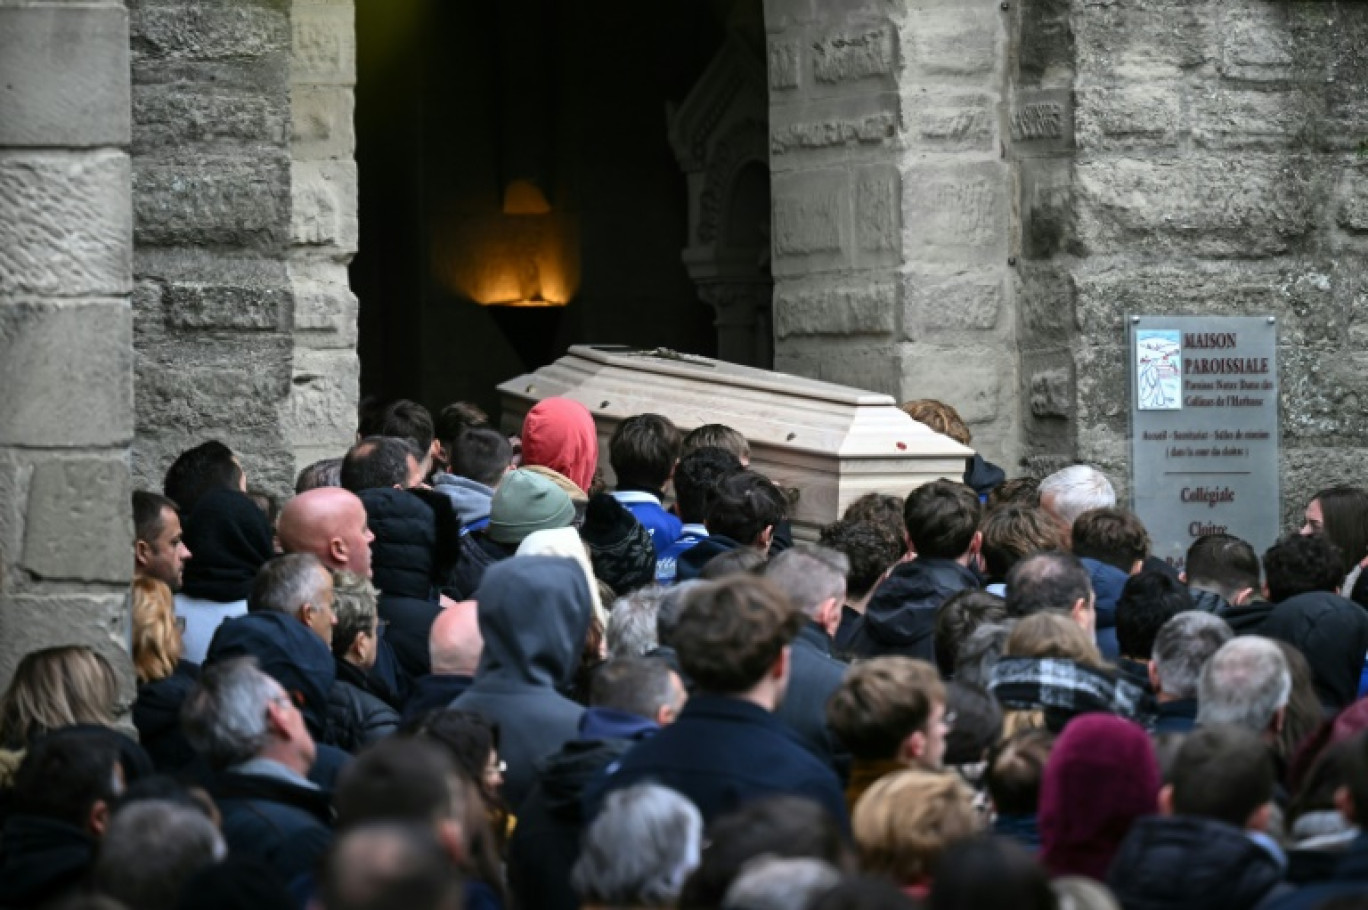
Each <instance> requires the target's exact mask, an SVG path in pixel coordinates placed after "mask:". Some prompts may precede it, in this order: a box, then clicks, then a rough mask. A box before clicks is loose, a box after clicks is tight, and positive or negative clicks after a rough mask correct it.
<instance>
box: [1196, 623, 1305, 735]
mask: <svg viewBox="0 0 1368 910" xmlns="http://www.w3.org/2000/svg"><path fill="white" fill-rule="evenodd" d="M1291 695H1292V673H1291V671H1290V670H1289V669H1288V667H1287V659H1286V658H1285V657H1283V654H1282V651H1280V650H1279V649H1278V646H1277V645H1275V644H1274V643H1273V642H1271V641H1269V640H1268V639H1266V638H1260V637H1259V636H1257V635H1245V636H1242V637H1240V638H1232V639H1231V640H1230V641H1228V642H1226V643H1225V644H1224V645H1222V646H1221V648H1220V650H1218V651H1217V652H1216V653H1215V654H1213V655H1212V656H1211V659H1210V660H1208V661H1207V663H1206V666H1205V667H1203V668H1202V680H1201V683H1200V684H1199V685H1198V690H1197V723H1198V725H1199V726H1203V727H1207V726H1214V725H1216V724H1232V725H1234V726H1237V727H1244V728H1245V729H1247V730H1252V731H1254V732H1255V733H1263V732H1264V731H1265V730H1267V729H1268V725H1269V724H1270V723H1271V722H1272V720H1273V715H1274V714H1276V713H1277V712H1278V709H1280V708H1285V707H1287V700H1288V698H1289V697H1291Z"/></svg>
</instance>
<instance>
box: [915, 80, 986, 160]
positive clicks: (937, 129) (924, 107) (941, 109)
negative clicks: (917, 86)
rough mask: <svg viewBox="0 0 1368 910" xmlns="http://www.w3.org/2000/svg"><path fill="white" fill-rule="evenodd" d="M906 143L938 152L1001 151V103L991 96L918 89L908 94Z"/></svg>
mask: <svg viewBox="0 0 1368 910" xmlns="http://www.w3.org/2000/svg"><path fill="white" fill-rule="evenodd" d="M904 109H905V111H906V116H905V120H906V121H907V128H906V130H905V133H904V135H905V137H906V143H907V145H908V146H909V147H914V148H923V149H927V150H930V151H936V152H961V151H964V152H967V151H977V152H993V153H996V152H997V150H998V137H997V102H996V101H995V100H994V99H993V98H992V97H991V96H989V95H983V94H977V93H972V94H958V93H954V94H951V93H937V94H935V95H932V94H930V93H921V92H917V93H915V94H912V95H910V96H909V97H908V101H907V102H906V104H905V105H904Z"/></svg>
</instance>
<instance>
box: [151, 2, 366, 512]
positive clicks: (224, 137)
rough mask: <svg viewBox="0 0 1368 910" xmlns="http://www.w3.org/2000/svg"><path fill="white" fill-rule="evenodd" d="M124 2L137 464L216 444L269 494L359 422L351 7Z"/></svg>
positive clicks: (157, 470) (154, 478)
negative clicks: (352, 265)
mask: <svg viewBox="0 0 1368 910" xmlns="http://www.w3.org/2000/svg"><path fill="white" fill-rule="evenodd" d="M131 14H132V22H131V32H132V34H131V39H132V78H133V93H132V111H133V198H134V203H135V212H134V215H135V218H134V224H135V251H136V252H135V259H134V275H135V289H134V297H133V300H134V313H135V319H134V348H135V350H136V355H137V356H136V361H137V381H136V414H137V439H136V442H135V444H134V449H133V456H134V457H133V471H134V477H135V480H136V481H137V482H138V484H139V485H141V486H145V487H147V488H150V489H156V488H159V487H160V482H161V477H162V475H163V474H164V473H165V470H166V467H167V466H168V465H169V464H170V462H171V460H172V459H173V458H174V457H175V456H176V454H177V453H178V452H180V451H182V450H183V449H185V448H187V447H189V446H191V445H194V444H196V443H199V442H201V441H203V440H205V439H207V438H218V439H221V440H223V441H224V442H226V443H227V444H228V445H229V446H231V447H232V448H233V449H234V450H235V451H237V452H238V453H239V454H240V455H241V457H242V460H243V463H244V465H245V467H246V469H247V473H248V479H249V482H250V483H251V484H252V485H253V486H255V487H260V488H262V489H264V490H267V491H270V492H272V493H276V494H283V493H285V492H287V491H288V490H289V489H290V488H291V487H292V485H293V478H294V474H295V471H296V469H297V466H298V463H299V462H301V461H306V460H308V459H310V458H312V457H314V456H315V455H317V454H318V453H319V452H321V451H323V450H324V449H327V451H328V452H329V453H335V452H336V451H337V449H336V444H341V443H345V441H346V439H348V438H349V437H350V427H351V426H352V425H353V424H354V420H355V418H354V412H353V411H352V410H351V408H352V407H353V406H354V400H355V376H356V367H355V361H354V356H353V355H351V354H350V353H349V352H344V353H343V354H342V355H341V356H339V355H338V354H337V353H336V347H337V346H338V345H344V346H347V347H348V348H349V347H350V346H351V345H352V343H353V341H354V334H353V333H354V304H353V301H352V299H351V296H350V293H349V292H348V291H347V290H346V283H345V268H344V267H345V262H346V258H347V257H348V256H349V255H350V253H351V251H352V250H353V249H354V247H355V201H354V197H355V192H354V185H355V175H354V165H353V164H352V163H351V161H350V160H349V159H350V152H351V142H352V140H351V134H350V85H351V81H352V78H353V76H352V73H353V72H354V65H353V61H352V57H351V55H350V52H349V48H350V46H351V42H352V41H353V35H352V30H351V20H350V14H351V4H350V2H337V3H326V2H322V0H311V2H307V0H300V2H298V3H294V4H292V3H290V2H289V0H250V2H242V3H235V4H223V3H218V2H209V0H205V2H196V0H134V2H133V3H132V4H131ZM341 412H345V420H344V422H343V423H342V426H339V425H338V423H339V421H343V415H342V413H341ZM342 427H345V428H346V429H345V430H343V429H342Z"/></svg>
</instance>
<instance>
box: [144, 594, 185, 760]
mask: <svg viewBox="0 0 1368 910" xmlns="http://www.w3.org/2000/svg"><path fill="white" fill-rule="evenodd" d="M132 598H133V671H134V673H135V674H137V677H138V698H137V701H135V702H134V703H133V725H134V726H135V727H137V728H138V738H139V739H140V740H141V742H142V745H143V748H144V749H146V750H147V754H148V755H149V756H151V758H152V764H153V765H154V766H155V767H156V769H157V770H158V771H163V772H168V773H170V772H175V771H179V770H180V769H181V768H184V767H185V766H186V765H188V764H190V762H191V761H193V760H194V758H195V751H194V749H192V748H191V747H190V743H189V742H188V741H186V739H185V735H184V734H183V733H182V732H181V725H180V708H181V704H182V703H183V702H184V701H185V697H186V696H187V695H189V694H190V691H191V690H192V689H193V688H194V687H195V681H196V680H197V679H198V678H199V666H198V665H196V664H193V663H190V662H189V661H185V660H182V659H181V656H182V654H183V652H184V643H183V642H182V640H181V630H180V624H179V621H178V620H177V618H176V610H175V599H174V598H173V597H172V595H171V589H170V588H168V587H167V586H166V585H165V584H164V583H162V582H160V581H158V580H156V579H155V578H135V579H134V580H133V592H132Z"/></svg>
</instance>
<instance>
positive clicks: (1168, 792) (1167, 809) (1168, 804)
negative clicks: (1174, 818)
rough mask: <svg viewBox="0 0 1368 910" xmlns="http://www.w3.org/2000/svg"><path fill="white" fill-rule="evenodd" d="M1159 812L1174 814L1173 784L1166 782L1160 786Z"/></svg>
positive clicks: (1161, 813)
mask: <svg viewBox="0 0 1368 910" xmlns="http://www.w3.org/2000/svg"><path fill="white" fill-rule="evenodd" d="M1159 814H1160V815H1172V814H1173V784H1164V786H1162V787H1160V788H1159Z"/></svg>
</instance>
